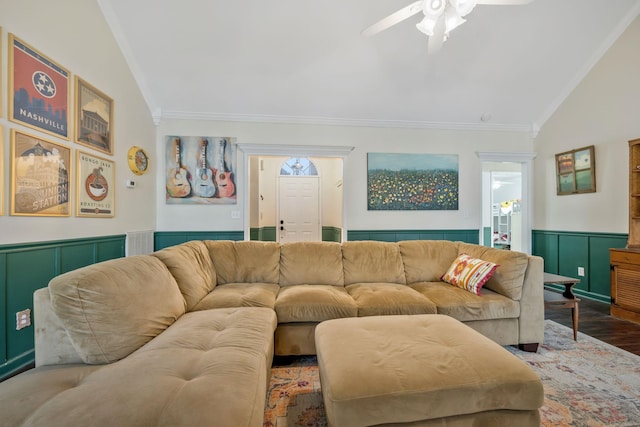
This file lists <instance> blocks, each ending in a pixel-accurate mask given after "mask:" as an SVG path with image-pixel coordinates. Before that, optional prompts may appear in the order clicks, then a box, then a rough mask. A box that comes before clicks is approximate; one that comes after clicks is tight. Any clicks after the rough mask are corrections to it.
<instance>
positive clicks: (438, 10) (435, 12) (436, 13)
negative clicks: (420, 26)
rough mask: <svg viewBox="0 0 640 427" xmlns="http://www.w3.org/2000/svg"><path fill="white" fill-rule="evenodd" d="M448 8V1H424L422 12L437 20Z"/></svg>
mask: <svg viewBox="0 0 640 427" xmlns="http://www.w3.org/2000/svg"><path fill="white" fill-rule="evenodd" d="M446 6H447V0H424V2H423V3H422V12H423V13H424V16H428V17H431V18H433V19H437V18H438V17H440V16H441V15H442V13H443V12H444V9H445V7H446Z"/></svg>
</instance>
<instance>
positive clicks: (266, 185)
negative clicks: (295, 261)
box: [238, 144, 353, 242]
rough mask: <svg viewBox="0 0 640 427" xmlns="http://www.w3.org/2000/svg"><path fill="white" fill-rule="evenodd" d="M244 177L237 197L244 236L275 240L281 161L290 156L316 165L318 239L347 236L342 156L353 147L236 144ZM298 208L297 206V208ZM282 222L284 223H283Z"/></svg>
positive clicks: (334, 238)
mask: <svg viewBox="0 0 640 427" xmlns="http://www.w3.org/2000/svg"><path fill="white" fill-rule="evenodd" d="M238 148H239V154H241V163H240V164H241V165H242V166H243V168H244V173H243V175H244V176H245V179H243V180H242V182H240V188H239V193H238V194H239V196H238V197H239V199H242V200H243V201H244V206H245V209H244V216H243V220H244V225H243V228H244V239H245V240H264V241H278V239H279V237H278V235H277V232H279V231H280V230H279V227H280V225H281V224H279V221H280V220H283V221H284V220H285V219H284V218H283V219H280V218H279V217H278V215H279V214H278V212H279V209H280V207H279V201H278V194H279V192H280V182H279V180H280V176H281V175H282V174H281V169H282V164H283V162H284V161H285V160H287V159H290V158H292V157H295V158H308V159H310V160H311V161H313V163H314V164H315V165H316V166H317V168H318V170H319V171H321V173H320V174H319V175H318V178H316V179H317V181H318V190H317V191H318V194H319V196H318V204H319V211H320V214H319V218H320V226H319V238H318V240H324V241H336V242H342V241H344V240H345V238H346V220H345V212H344V188H343V176H344V165H345V158H346V157H347V156H348V155H349V154H350V153H351V151H353V147H340V146H294V145H261V144H238ZM296 209H298V207H296ZM282 225H284V224H282Z"/></svg>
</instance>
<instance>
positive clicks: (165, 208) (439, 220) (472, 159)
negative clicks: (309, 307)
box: [157, 120, 533, 231]
mask: <svg viewBox="0 0 640 427" xmlns="http://www.w3.org/2000/svg"><path fill="white" fill-rule="evenodd" d="M165 135H226V136H232V137H237V142H238V143H239V144H287V145H320V146H325V145H326V146H353V147H355V148H354V150H353V152H352V153H351V154H350V155H349V156H348V157H347V158H346V159H345V162H344V180H343V187H342V188H343V189H344V198H345V206H344V209H345V212H346V224H344V227H345V228H346V229H348V230H370V229H380V230H386V229H467V228H477V229H479V228H480V227H481V225H482V224H481V209H482V205H481V203H482V183H481V177H482V167H481V162H480V160H479V158H478V156H477V155H476V152H478V151H496V152H531V151H532V148H533V147H532V145H533V144H532V141H531V138H530V135H528V134H524V133H515V132H496V131H466V130H428V129H427V130H425V129H390V128H373V127H356V126H353V127H350V126H321V125H284V124H272V123H242V122H214V121H204V120H163V121H162V122H161V123H160V125H159V129H158V138H157V144H159V146H161V144H164V136H165ZM367 152H378V153H437V154H457V155H458V156H459V162H460V163H459V169H460V189H459V191H460V196H459V208H460V209H459V210H458V211H401V212H400V211H367ZM238 158H240V156H238ZM160 166H161V167H162V165H160ZM245 169H246V168H245V165H242V164H238V165H237V177H238V180H240V179H245V178H244V176H245ZM157 179H158V180H159V182H163V181H162V180H163V179H164V178H163V174H162V172H161V171H160V170H158V172H157ZM238 188H239V192H238V204H237V205H223V206H220V205H218V206H185V205H166V204H165V203H164V188H163V186H162V185H159V186H158V187H157V191H158V197H157V200H158V230H160V231H170V230H194V231H198V230H242V229H243V223H242V219H232V218H231V213H232V211H234V210H243V209H244V206H243V205H242V204H243V200H244V197H245V196H244V194H242V192H241V191H240V190H241V188H242V185H239V186H238ZM243 216H244V215H241V217H243ZM180 219H188V220H180Z"/></svg>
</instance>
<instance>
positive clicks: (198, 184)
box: [193, 138, 216, 197]
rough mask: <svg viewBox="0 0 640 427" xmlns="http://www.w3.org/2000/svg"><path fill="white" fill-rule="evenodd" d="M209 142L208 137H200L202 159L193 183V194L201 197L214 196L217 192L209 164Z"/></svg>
mask: <svg viewBox="0 0 640 427" xmlns="http://www.w3.org/2000/svg"><path fill="white" fill-rule="evenodd" d="M208 144H209V141H208V140H207V139H206V138H200V161H199V165H198V170H197V171H196V177H195V179H194V183H193V194H195V195H196V196H200V197H213V196H214V194H216V186H215V185H214V183H213V171H212V170H211V169H210V168H209V167H208V166H207V145H208Z"/></svg>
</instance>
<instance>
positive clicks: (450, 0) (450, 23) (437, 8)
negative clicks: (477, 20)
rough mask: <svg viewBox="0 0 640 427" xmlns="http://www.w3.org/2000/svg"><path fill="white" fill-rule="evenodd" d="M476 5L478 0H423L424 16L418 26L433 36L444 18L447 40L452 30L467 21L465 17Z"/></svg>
mask: <svg viewBox="0 0 640 427" xmlns="http://www.w3.org/2000/svg"><path fill="white" fill-rule="evenodd" d="M474 7H476V0H423V2H422V12H423V13H424V18H423V19H422V21H420V22H419V23H418V24H416V28H417V29H418V30H420V31H421V32H423V33H424V34H426V35H427V36H433V35H434V34H435V33H434V30H435V27H436V25H437V24H438V21H439V20H440V19H444V35H445V40H446V39H447V38H448V37H449V33H450V32H451V31H453V30H454V29H455V28H457V27H459V26H460V25H462V24H464V23H465V22H467V20H466V19H464V17H465V16H467V15H468V14H469V13H470V12H471V11H472V10H473V8H474Z"/></svg>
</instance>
